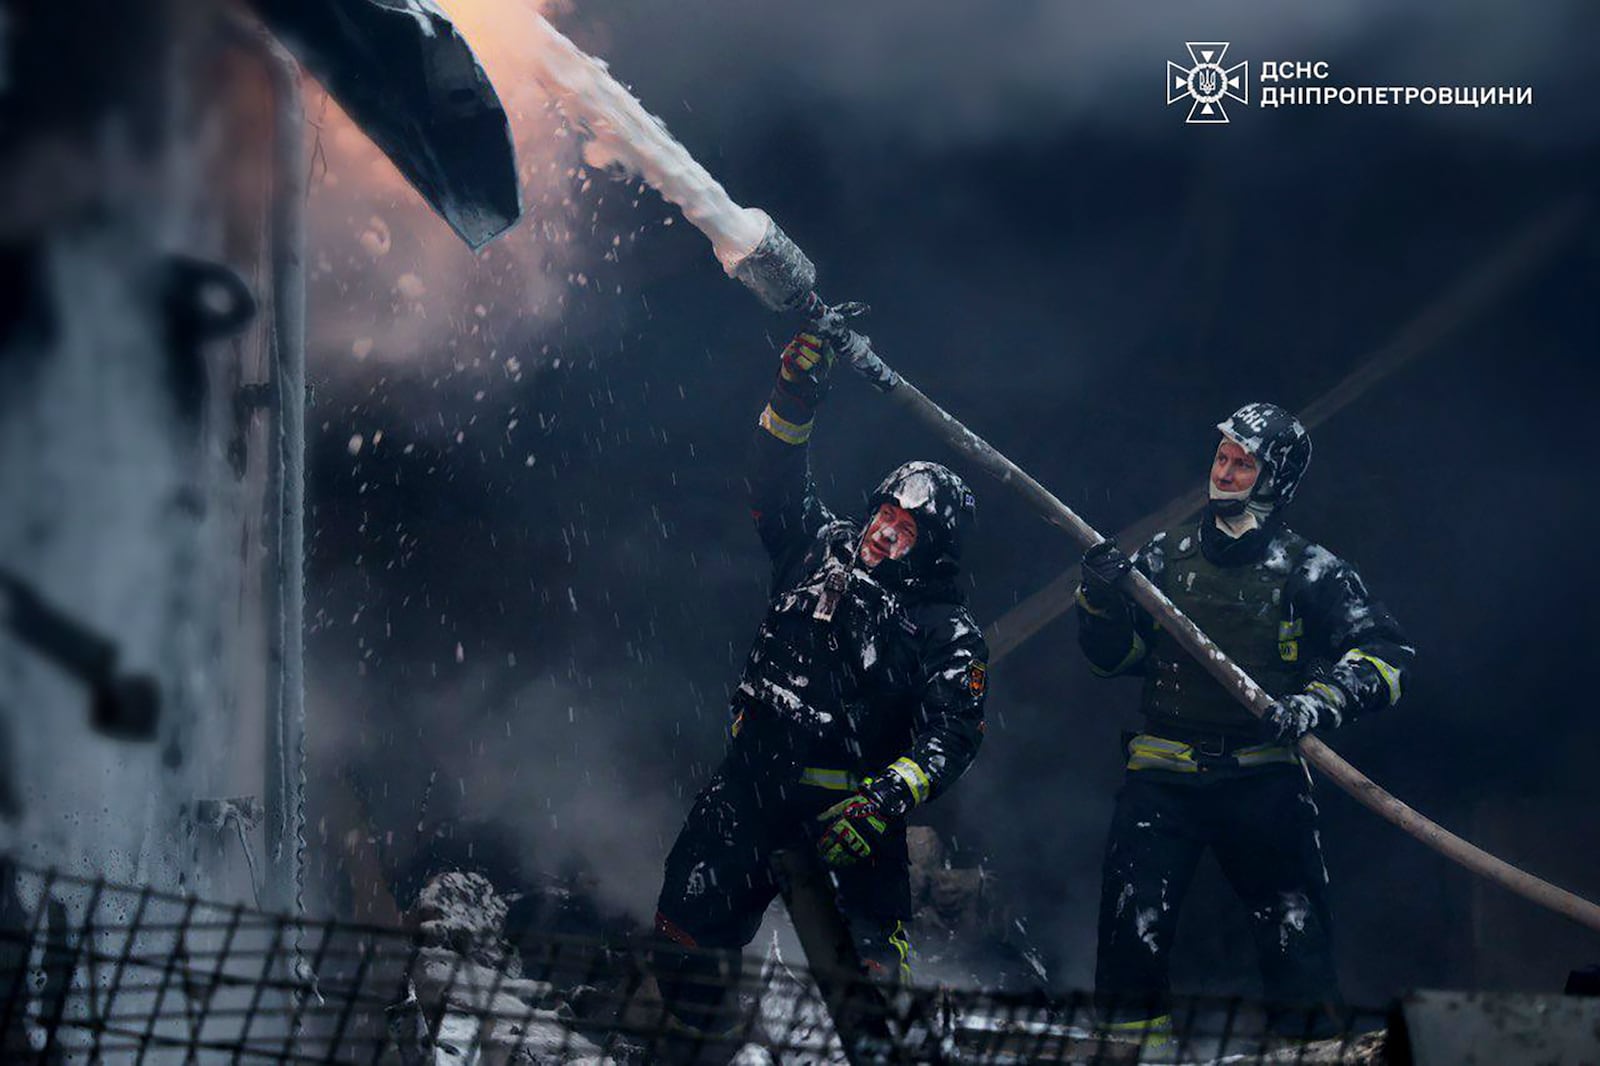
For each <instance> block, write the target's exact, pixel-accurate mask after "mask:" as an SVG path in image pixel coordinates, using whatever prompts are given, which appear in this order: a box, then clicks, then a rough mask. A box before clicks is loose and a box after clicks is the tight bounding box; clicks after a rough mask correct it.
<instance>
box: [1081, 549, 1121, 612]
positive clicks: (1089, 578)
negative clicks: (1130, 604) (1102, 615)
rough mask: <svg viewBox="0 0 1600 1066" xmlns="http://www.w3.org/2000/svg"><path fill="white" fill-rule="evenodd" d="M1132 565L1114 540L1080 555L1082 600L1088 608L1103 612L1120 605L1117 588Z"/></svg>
mask: <svg viewBox="0 0 1600 1066" xmlns="http://www.w3.org/2000/svg"><path fill="white" fill-rule="evenodd" d="M1132 569H1133V561H1132V560H1131V559H1129V558H1128V557H1127V555H1126V554H1124V553H1123V551H1122V549H1121V548H1119V547H1117V542H1116V541H1114V540H1103V541H1101V542H1100V543H1099V544H1096V545H1094V546H1093V547H1092V548H1090V549H1089V550H1088V551H1086V552H1084V553H1083V586H1082V592H1083V598H1084V600H1085V601H1087V604H1088V605H1089V606H1091V607H1094V608H1098V609H1104V608H1106V607H1110V606H1112V605H1113V604H1116V603H1119V602H1121V601H1122V591H1121V589H1119V588H1118V585H1119V584H1120V583H1121V581H1122V579H1123V577H1124V576H1126V574H1127V573H1128V571H1129V570H1132Z"/></svg>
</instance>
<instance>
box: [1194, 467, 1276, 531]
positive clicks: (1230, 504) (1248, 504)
mask: <svg viewBox="0 0 1600 1066" xmlns="http://www.w3.org/2000/svg"><path fill="white" fill-rule="evenodd" d="M1206 488H1207V491H1208V492H1209V493H1210V496H1211V515H1212V518H1213V519H1214V520H1215V521H1216V524H1217V528H1218V529H1220V530H1222V532H1224V533H1226V534H1227V535H1228V536H1230V537H1232V538H1233V539H1235V540H1237V539H1239V538H1240V537H1242V536H1244V535H1245V534H1246V533H1248V532H1250V531H1251V530H1252V529H1260V528H1261V527H1263V526H1265V525H1266V524H1267V516H1268V515H1270V514H1272V504H1271V503H1266V502H1263V501H1261V500H1257V499H1254V498H1252V492H1253V489H1240V490H1237V491H1234V492H1228V491H1225V490H1223V489H1219V488H1217V486H1216V485H1215V483H1213V482H1211V481H1209V480H1208V481H1207V482H1206Z"/></svg>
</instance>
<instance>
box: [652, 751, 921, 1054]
mask: <svg viewBox="0 0 1600 1066" xmlns="http://www.w3.org/2000/svg"><path fill="white" fill-rule="evenodd" d="M744 747H745V746H744V745H741V744H740V743H736V744H735V745H734V748H733V750H732V751H730V752H729V754H728V756H727V757H726V758H724V760H723V762H722V764H721V766H719V767H718V769H717V771H716V773H715V774H714V775H713V776H712V778H711V781H710V782H709V783H708V784H707V785H706V786H705V788H703V789H701V791H700V794H699V795H698V796H697V797H696V798H695V802H694V806H693V807H692V808H691V809H690V811H689V816H688V818H687V819H685V821H684V824H683V828H682V830H680V831H679V833H678V838H677V841H676V842H675V843H674V844H673V846H672V851H671V852H670V853H669V854H668V856H667V864H666V875H665V877H664V878H663V882H662V886H661V895H660V897H659V899H658V901H657V904H656V932H657V934H658V935H659V936H660V937H662V938H663V939H666V940H669V941H671V942H673V943H675V944H678V945H681V946H683V947H687V948H703V949H712V950H713V951H716V952H719V953H721V957H718V956H716V955H712V954H708V953H699V952H688V953H676V952H661V953H659V956H658V959H657V962H656V965H655V967H654V969H655V974H656V980H657V983H658V984H659V985H660V986H661V991H662V997H663V999H664V1000H665V1001H666V1004H667V1007H668V1009H669V1010H670V1011H671V1013H672V1014H673V1015H674V1017H675V1018H676V1019H677V1020H678V1021H679V1022H681V1023H682V1024H684V1025H685V1026H688V1027H690V1028H692V1029H695V1030H698V1031H702V1032H717V1031H720V1030H722V1029H725V1028H726V1024H725V1022H726V1021H727V1020H728V1019H729V1018H730V1015H729V1014H728V1011H729V1008H728V1007H727V1006H725V1002H726V999H727V997H726V992H727V990H728V988H729V987H730V986H733V985H734V984H736V982H737V977H738V973H737V966H738V955H737V952H738V950H739V949H741V948H743V947H745V946H746V945H748V944H749V943H750V941H751V940H753V939H754V938H755V935H756V931H757V930H758V929H759V928H760V926H761V920H762V917H763V915H765V913H766V910H767V907H768V906H769V905H771V903H772V901H773V899H774V898H775V897H776V896H777V895H778V885H777V881H776V880H775V879H774V877H773V873H772V869H771V865H770V863H771V858H772V854H773V853H774V852H775V851H778V850H780V849H782V848H789V847H806V848H814V847H815V846H816V840H817V838H818V837H819V836H820V835H821V831H822V829H824V828H825V827H824V826H823V825H822V823H820V822H818V821H817V820H816V818H817V815H818V814H820V813H822V812H823V811H824V810H826V809H827V808H828V807H830V806H832V805H833V804H834V803H837V802H839V801H840V800H842V799H844V798H845V797H847V796H849V795H850V792H849V791H837V790H833V789H825V788H816V787H812V786H808V785H802V784H799V783H798V781H797V780H796V775H795V774H794V773H793V772H792V771H793V768H792V767H789V768H786V767H785V766H784V764H783V763H782V762H781V761H767V760H763V759H760V758H759V757H756V756H753V755H752V754H751V753H750V752H749V751H747V750H743V749H744ZM833 881H834V886H835V890H836V895H835V899H836V901H837V903H838V905H839V908H840V910H841V912H842V913H843V914H844V917H845V920H846V922H847V923H848V925H849V927H850V930H851V933H852V934H853V936H854V939H855V941H856V948H857V950H858V951H859V952H860V954H861V958H862V960H863V962H864V964H865V966H866V969H867V971H868V972H869V973H873V974H877V975H880V976H883V977H885V978H887V979H891V980H901V981H904V980H908V979H909V977H910V944H909V942H908V940H907V937H906V933H905V926H904V922H905V921H906V919H908V918H909V917H910V912H911V890H910V883H909V860H908V857H907V853H906V837H905V829H904V826H903V825H897V826H893V827H892V828H891V830H890V832H889V833H888V834H886V835H885V837H884V838H883V839H882V840H880V841H878V842H876V843H875V844H874V846H873V854H872V857H871V859H870V860H869V861H866V862H861V863H857V864H855V865H852V866H847V867H844V868H842V869H839V870H837V871H835V872H834V874H833ZM719 970H720V975H719V973H718V971H719Z"/></svg>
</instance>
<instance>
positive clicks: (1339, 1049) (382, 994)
mask: <svg viewBox="0 0 1600 1066" xmlns="http://www.w3.org/2000/svg"><path fill="white" fill-rule="evenodd" d="M3 873H4V877H3V878H0V882H3V883H0V889H3V891H4V893H5V894H4V898H3V899H0V996H3V1003H0V1061H4V1062H6V1063H12V1062H46V1063H57V1062H117V1063H122V1062H126V1063H137V1064H144V1063H151V1064H165V1063H184V1064H189V1063H210V1062H218V1063H262V1062H271V1063H372V1064H378V1063H398V1064H401V1066H419V1064H422V1063H428V1064H430V1066H431V1064H437V1063H459V1064H463V1066H466V1064H475V1063H495V1064H500V1063H507V1064H510V1063H519V1064H543V1063H561V1064H566V1063H584V1064H586V1066H599V1064H601V1063H617V1064H619V1066H631V1064H635V1063H647V1062H664V1063H684V1062H730V1061H732V1062H737V1063H741V1064H745V1066H753V1064H758V1063H783V1064H789V1063H794V1064H800V1063H807V1064H809V1063H819V1064H820V1063H862V1062H884V1063H894V1062H907V1063H909V1062H917V1063H921V1062H933V1063H1134V1062H1162V1063H1188V1062H1208V1063H1209V1062H1224V1061H1225V1062H1228V1063H1371V1062H1381V1061H1383V1059H1382V1057H1381V1056H1382V1050H1383V1048H1382V1043H1383V1037H1382V1028H1383V1024H1384V1017H1383V1015H1382V1014H1381V1013H1379V1012H1373V1011H1357V1010H1350V1011H1345V1012H1343V1013H1341V1014H1339V1015H1337V1016H1334V1015H1331V1014H1327V1013H1324V1012H1307V1011H1297V1010H1274V1009H1271V1008H1268V1007H1264V1006H1262V1005H1259V1004H1253V1003H1248V1002H1245V1001H1242V1000H1237V999H1203V998H1181V999H1178V1000H1175V1001H1173V1002H1169V1003H1165V1004H1161V1005H1154V1004H1152V1005H1149V1006H1148V1009H1147V1010H1146V1011H1144V1012H1143V1013H1145V1014H1147V1015H1150V1016H1154V1015H1156V1014H1158V1013H1159V1014H1165V1015H1167V1018H1168V1020H1166V1021H1164V1022H1162V1021H1157V1023H1156V1024H1154V1025H1152V1026H1149V1027H1146V1028H1144V1029H1143V1030H1142V1031H1140V1030H1138V1029H1135V1028H1129V1027H1127V1026H1125V1025H1124V1026H1121V1027H1118V1028H1112V1027H1111V1026H1110V1025H1109V1023H1108V1019H1109V1018H1111V1017H1112V1016H1113V1015H1116V1016H1120V1017H1126V1016H1129V1015H1130V1014H1135V1015H1136V1014H1139V1013H1140V1009H1139V1008H1140V1007H1141V1006H1142V1005H1140V1004H1120V1005H1118V1004H1106V1003H1104V1002H1101V1003H1096V1002H1094V1001H1093V999H1092V997H1090V996H1088V995H1080V994H1068V995H1054V996H1047V995H1044V994H1042V993H1041V994H1038V995H1033V996H1007V995H996V994H991V993H985V992H982V991H976V990H966V989H952V988H927V987H909V988H907V987H897V986H892V985H885V984H881V983H874V982H870V981H866V980H858V981H846V982H842V983H841V982H838V981H830V980H823V981H822V983H821V984H820V985H819V983H818V980H817V979H815V977H814V975H812V974H811V973H810V972H808V971H807V970H806V969H804V968H802V967H798V966H793V965H789V964H787V963H785V962H784V961H783V960H781V959H779V958H778V957H777V956H776V954H775V953H773V954H769V956H768V957H767V958H766V959H765V960H762V959H753V958H745V959H740V958H738V957H737V956H731V955H719V954H714V953H704V952H689V951H684V950H682V949H678V948H668V947H664V946H663V945H662V944H660V943H658V942H653V941H652V942H644V941H641V940H638V939H636V938H629V939H621V940H618V941H615V942H607V941H603V940H596V939H580V938H574V937H561V936H551V935H528V936H525V937H522V938H519V940H518V942H517V943H515V944H509V943H507V942H506V941H504V940H502V939H500V938H499V937H498V936H496V935H492V934H488V933H486V932H485V931H484V929H482V928H474V927H473V925H472V923H471V922H470V921H469V922H467V923H460V922H456V923H452V922H451V921H449V920H433V921H427V920H424V921H422V922H420V923H419V926H418V928H416V929H393V928H382V927H376V926H367V925H360V924H355V923H348V922H337V921H319V920H312V919H297V918H292V917H289V916H285V915H276V914H270V913H264V912H262V911H259V910H256V909H253V908H250V907H246V906H243V905H240V904H219V903H211V902H206V901H203V900H200V899H196V898H192V897H187V896H182V895H176V894H171V893H165V892H160V891H156V890H153V889H150V888H140V887H136V886H128V885H118V884H112V883H108V882H106V881H104V880H96V879H88V878H81V877H74V876H69V875H65V874H61V873H57V872H52V871H46V870H36V869H30V868H27V867H25V866H20V865H18V864H16V863H7V864H6V866H5V869H4V871H3ZM490 924H492V923H490ZM297 944H298V949H297V948H296V945H297ZM686 962H687V963H689V965H684V963H686ZM674 964H677V965H674ZM664 971H670V972H672V973H675V974H677V975H679V977H678V978H677V980H678V981H679V985H678V986H675V987H676V993H675V994H681V993H682V992H683V991H684V990H683V988H682V987H681V982H682V980H688V981H690V982H691V983H692V982H700V983H701V984H703V985H704V987H703V988H701V989H700V990H699V991H701V992H703V993H710V995H708V996H702V997H701V999H702V1001H703V1002H715V1003H717V1004H719V1005H718V1006H717V1007H716V1008H715V1010H716V1013H715V1016H714V1017H713V1018H712V1020H711V1021H710V1023H709V1024H705V1023H703V1024H702V1025H701V1026H700V1027H698V1028H697V1029H694V1030H691V1029H689V1028H687V1027H686V1026H684V1025H683V1024H682V1023H681V1022H679V1021H678V1020H677V1019H676V1018H675V1017H674V1016H673V1015H672V1014H671V1013H669V1012H668V1011H667V1009H666V1007H665V1006H664V1004H663V1000H662V996H661V993H660V986H658V982H657V979H656V977H655V976H652V975H655V974H660V973H662V972H664ZM684 974H689V975H692V976H690V977H688V978H684V977H683V975H684ZM692 991H693V990H691V992H692ZM1111 1008H1120V1009H1119V1010H1115V1011H1113V1010H1112V1009H1111ZM1330 1034H1331V1036H1330ZM1313 1036H1322V1037H1324V1038H1323V1039H1318V1040H1312V1039H1309V1038H1310V1037H1313Z"/></svg>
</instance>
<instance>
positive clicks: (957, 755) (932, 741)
mask: <svg viewBox="0 0 1600 1066" xmlns="http://www.w3.org/2000/svg"><path fill="white" fill-rule="evenodd" d="M789 399H791V400H792V398H789ZM784 400H785V397H784V396H783V394H782V392H781V390H780V391H779V392H775V393H774V397H773V404H772V405H771V406H769V407H768V409H767V411H765V412H764V413H763V415H762V419H761V424H760V428H759V429H758V430H757V433H756V440H755V442H754V446H753V456H752V471H751V476H750V490H751V505H752V506H751V510H752V514H753V516H754V518H755V524H756V530H757V532H758V533H759V534H760V537H761V542H762V544H763V545H764V546H765V547H766V549H767V553H768V555H769V556H770V557H771V559H772V584H771V602H770V605H769V606H768V608H767V613H766V616H765V617H764V618H763V620H762V623H761V628H760V632H759V633H758V634H757V637H756V640H755V644H754V646H753V647H752V648H751V651H750V657H749V659H748V661H747V663H746V665H745V669H744V673H743V675H742V677H741V678H740V681H739V685H738V688H737V690H736V691H735V693H734V697H733V711H734V714H735V722H736V724H735V729H736V732H737V731H742V730H744V729H752V730H755V731H757V732H760V733H763V734H765V735H768V736H772V735H774V734H776V735H777V736H779V737H780V738H781V740H780V743H781V745H782V746H784V747H786V748H787V749H788V750H789V752H790V754H791V755H792V759H793V761H794V763H795V764H796V765H798V766H800V767H822V768H827V769H832V770H844V771H848V772H850V773H851V774H855V775H866V776H877V775H878V774H881V773H883V772H884V771H885V769H886V768H887V767H888V766H889V764H890V763H898V765H900V766H901V767H902V768H903V767H904V763H903V760H910V762H911V763H912V764H914V767H915V768H914V769H912V770H910V771H909V773H910V775H911V776H912V777H913V778H916V777H917V774H918V773H920V774H921V775H923V777H924V778H925V781H924V782H923V785H924V787H921V788H914V789H913V792H914V793H916V796H915V798H916V799H917V800H918V801H923V800H927V799H931V798H932V797H933V796H936V795H938V794H939V793H940V792H942V791H943V790H944V789H946V788H948V787H949V785H950V784H951V783H953V782H954V781H955V780H956V779H957V778H958V777H960V776H961V775H962V774H963V773H964V772H965V771H966V769H967V768H968V766H970V765H971V763H972V760H973V758H974V757H975V756H976V754H977V751H978V747H979V744H980V743H981V741H982V738H983V704H984V697H985V694H986V689H987V666H988V649H987V647H986V646H985V644H984V641H983V635H982V631H981V630H980V629H979V627H978V625H977V623H976V622H975V621H974V620H973V618H972V615H971V613H970V612H969V611H968V610H967V607H966V603H965V597H964V596H963V595H962V593H961V590H960V588H959V587H958V585H957V573H956V571H955V567H954V563H953V562H952V561H951V560H950V559H948V558H946V559H942V560H941V561H940V565H939V566H938V567H937V568H935V572H932V573H912V574H909V575H895V576H894V577H892V578H890V579H887V580H880V578H879V576H878V575H877V574H876V573H875V572H874V571H873V570H868V569H866V568H865V567H863V566H861V565H860V564H859V563H858V562H857V561H856V558H855V553H856V548H857V545H858V543H859V540H860V537H861V525H860V524H859V523H857V522H855V521H852V520H848V519H841V518H837V517H835V516H834V515H833V514H832V513H831V512H830V511H829V510H828V509H827V508H826V507H825V506H823V504H822V502H821V501H820V500H819V499H818V498H817V494H816V490H815V486H814V484H813V482H812V478H811V473H810V466H809V459H808V455H807V447H808V444H807V442H808V440H809V436H810V428H811V419H810V416H811V412H810V411H809V410H808V409H805V408H803V407H798V406H795V405H792V403H791V404H790V405H788V406H787V407H785V405H784ZM780 409H782V410H783V411H784V413H785V414H788V415H789V417H788V418H787V419H786V418H785V417H784V416H783V414H780V413H779V410H780ZM883 569H884V570H885V571H886V572H887V571H889V570H892V568H883ZM736 742H737V741H736ZM902 776H906V775H905V773H902ZM918 780H921V779H918Z"/></svg>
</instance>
